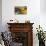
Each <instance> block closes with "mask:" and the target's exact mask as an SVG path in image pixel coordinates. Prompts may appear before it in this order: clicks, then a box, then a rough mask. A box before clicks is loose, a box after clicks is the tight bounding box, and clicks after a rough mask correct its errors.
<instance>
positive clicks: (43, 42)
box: [36, 25, 45, 46]
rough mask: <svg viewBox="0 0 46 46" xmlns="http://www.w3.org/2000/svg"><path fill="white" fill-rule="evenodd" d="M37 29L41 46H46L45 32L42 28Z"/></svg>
mask: <svg viewBox="0 0 46 46" xmlns="http://www.w3.org/2000/svg"><path fill="white" fill-rule="evenodd" d="M36 29H37V34H36V36H38V40H39V46H45V35H44V32H43V29H42V27H40V25H39V28H36Z"/></svg>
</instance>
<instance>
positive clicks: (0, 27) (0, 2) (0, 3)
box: [0, 0, 2, 31]
mask: <svg viewBox="0 0 46 46" xmlns="http://www.w3.org/2000/svg"><path fill="white" fill-rule="evenodd" d="M0 31H2V0H0Z"/></svg>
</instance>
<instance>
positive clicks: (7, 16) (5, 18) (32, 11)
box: [2, 0, 46, 46]
mask: <svg viewBox="0 0 46 46" xmlns="http://www.w3.org/2000/svg"><path fill="white" fill-rule="evenodd" d="M40 4H41V5H42V4H43V3H40V0H9V1H8V0H2V26H3V29H2V30H3V31H8V25H7V22H9V20H11V19H13V20H15V19H17V20H19V22H25V20H30V22H31V23H34V25H33V36H34V37H33V45H34V46H38V39H37V37H36V27H38V25H39V24H41V26H42V27H43V29H44V30H45V29H46V28H45V27H46V22H45V21H44V20H46V15H45V14H44V13H42V10H41V8H42V7H43V6H40ZM15 6H27V8H28V10H27V15H15V13H14V7H15Z"/></svg>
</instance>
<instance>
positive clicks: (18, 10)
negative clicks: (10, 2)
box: [14, 6, 27, 15]
mask: <svg viewBox="0 0 46 46" xmlns="http://www.w3.org/2000/svg"><path fill="white" fill-rule="evenodd" d="M14 12H15V14H16V15H19V14H27V6H16V7H15V11H14Z"/></svg>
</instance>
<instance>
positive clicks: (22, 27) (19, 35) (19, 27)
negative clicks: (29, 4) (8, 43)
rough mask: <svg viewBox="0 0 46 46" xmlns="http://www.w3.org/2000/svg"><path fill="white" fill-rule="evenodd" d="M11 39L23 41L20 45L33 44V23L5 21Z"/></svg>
mask: <svg viewBox="0 0 46 46" xmlns="http://www.w3.org/2000/svg"><path fill="white" fill-rule="evenodd" d="M7 24H8V25H9V27H8V28H9V31H10V32H11V33H12V37H13V38H12V39H13V41H15V42H18V43H23V45H22V46H33V30H32V29H33V27H32V25H33V23H7Z"/></svg>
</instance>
